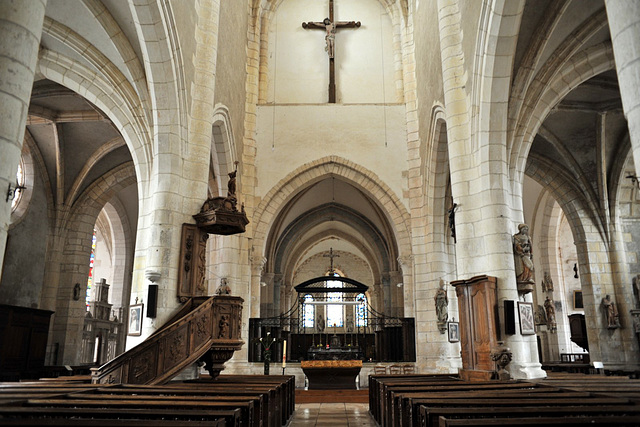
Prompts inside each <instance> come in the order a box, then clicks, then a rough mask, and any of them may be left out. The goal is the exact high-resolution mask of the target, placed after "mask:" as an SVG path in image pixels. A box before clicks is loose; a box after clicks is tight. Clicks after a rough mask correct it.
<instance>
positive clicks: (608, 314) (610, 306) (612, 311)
mask: <svg viewBox="0 0 640 427" xmlns="http://www.w3.org/2000/svg"><path fill="white" fill-rule="evenodd" d="M602 307H603V308H604V312H605V319H606V321H607V328H609V329H616V328H619V327H620V315H619V313H618V307H617V306H616V303H615V302H613V301H612V300H611V297H610V296H609V295H607V296H606V297H604V298H602Z"/></svg>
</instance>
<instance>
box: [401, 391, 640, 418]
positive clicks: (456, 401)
mask: <svg viewBox="0 0 640 427" xmlns="http://www.w3.org/2000/svg"><path fill="white" fill-rule="evenodd" d="M629 404H630V401H629V400H628V399H623V398H614V397H597V396H592V397H590V398H585V397H579V398H571V397H568V398H566V399H561V398H558V397H557V396H554V397H550V396H540V397H535V398H519V397H517V396H514V397H509V396H508V395H505V396H504V397H501V398H500V399H496V398H485V397H482V396H478V397H473V396H471V394H469V396H466V397H463V398H459V397H456V398H450V399H446V398H445V399H440V398H428V399H414V400H413V401H412V405H413V407H414V411H416V413H419V411H420V409H415V408H416V406H418V407H419V406H425V407H427V408H433V407H438V408H447V407H448V408H462V409H463V408H468V407H485V408H496V407H509V408H513V407H523V406H529V407H553V406H598V405H605V406H612V405H629ZM410 422H411V423H412V425H418V422H419V417H418V416H416V417H414V418H413V419H411V421H410Z"/></svg>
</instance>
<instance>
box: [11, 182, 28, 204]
mask: <svg viewBox="0 0 640 427" xmlns="http://www.w3.org/2000/svg"><path fill="white" fill-rule="evenodd" d="M25 188H27V187H25V186H24V185H18V183H17V182H16V186H15V187H13V186H12V184H11V183H9V188H7V200H6V201H7V202H8V201H10V200H13V199H14V198H15V197H16V192H17V191H20V190H24V189H25Z"/></svg>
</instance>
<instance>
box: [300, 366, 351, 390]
mask: <svg viewBox="0 0 640 427" xmlns="http://www.w3.org/2000/svg"><path fill="white" fill-rule="evenodd" d="M300 367H301V368H302V371H303V372H304V374H305V375H306V376H307V379H308V380H309V390H328V389H345V390H346V389H353V390H355V389H356V377H357V376H358V374H360V369H362V360H303V361H301V362H300Z"/></svg>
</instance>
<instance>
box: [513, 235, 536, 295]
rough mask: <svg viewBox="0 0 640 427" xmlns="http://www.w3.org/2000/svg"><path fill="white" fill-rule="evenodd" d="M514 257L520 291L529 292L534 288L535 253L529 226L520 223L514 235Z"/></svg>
mask: <svg viewBox="0 0 640 427" xmlns="http://www.w3.org/2000/svg"><path fill="white" fill-rule="evenodd" d="M513 257H514V261H515V268H516V282H517V285H518V291H520V292H522V293H525V294H526V293H529V292H531V291H532V290H533V285H534V283H535V282H534V280H533V270H534V268H533V259H532V257H533V253H532V244H531V238H530V237H529V226H528V225H527V224H520V225H518V233H516V234H514V235H513Z"/></svg>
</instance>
